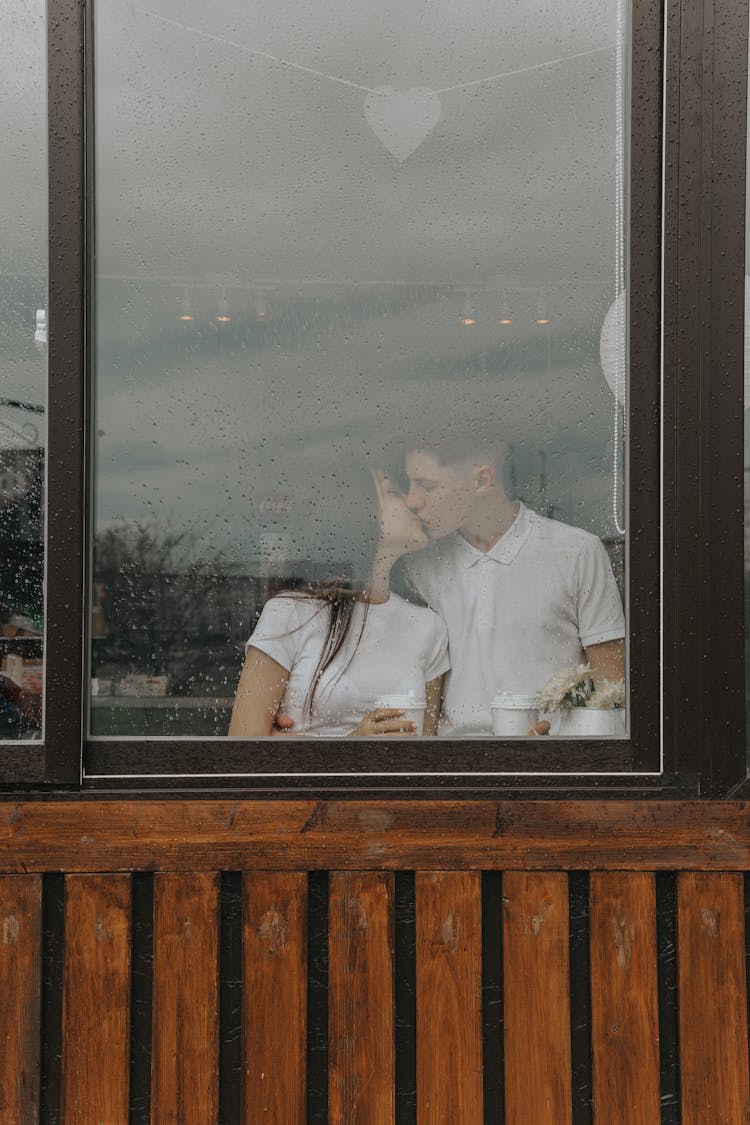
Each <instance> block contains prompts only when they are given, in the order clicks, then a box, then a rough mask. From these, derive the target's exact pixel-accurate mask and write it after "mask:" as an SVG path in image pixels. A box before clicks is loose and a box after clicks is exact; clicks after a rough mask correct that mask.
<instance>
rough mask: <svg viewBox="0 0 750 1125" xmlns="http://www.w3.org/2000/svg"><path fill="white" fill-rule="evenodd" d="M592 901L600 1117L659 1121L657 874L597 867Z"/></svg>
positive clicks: (623, 1123)
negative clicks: (610, 870)
mask: <svg viewBox="0 0 750 1125" xmlns="http://www.w3.org/2000/svg"><path fill="white" fill-rule="evenodd" d="M589 898H590V921H589V933H590V956H591V1037H592V1055H593V1086H594V1119H595V1121H596V1122H597V1123H600V1122H601V1123H604V1125H653V1123H654V1122H658V1121H659V1118H660V1114H661V1108H660V1090H659V1013H658V1004H657V973H656V887H655V881H654V876H653V875H649V874H646V873H645V872H628V873H623V872H594V873H592V875H591V880H590V884H589Z"/></svg>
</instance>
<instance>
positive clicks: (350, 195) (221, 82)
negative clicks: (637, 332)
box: [97, 0, 615, 555]
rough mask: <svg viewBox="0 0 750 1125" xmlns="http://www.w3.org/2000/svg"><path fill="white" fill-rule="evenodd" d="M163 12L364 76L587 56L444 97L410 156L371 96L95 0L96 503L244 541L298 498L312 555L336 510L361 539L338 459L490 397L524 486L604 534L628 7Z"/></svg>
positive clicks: (367, 4) (491, 415) (348, 534)
mask: <svg viewBox="0 0 750 1125" xmlns="http://www.w3.org/2000/svg"><path fill="white" fill-rule="evenodd" d="M143 7H149V4H148V0H144V3H143ZM151 8H152V10H153V11H154V12H156V13H157V14H159V15H161V16H163V17H164V18H166V19H169V20H175V21H178V22H180V23H183V24H185V25H188V26H190V27H192V28H202V29H204V30H205V31H206V32H208V33H210V34H211V35H215V36H220V37H222V38H225V39H228V40H233V41H235V42H236V43H238V44H243V45H245V46H246V47H249V48H251V49H255V50H258V51H264V52H267V53H270V54H273V55H276V56H278V57H282V58H285V59H288V60H292V61H294V62H295V63H296V64H298V65H299V66H304V67H309V68H311V69H314V70H318V71H321V72H324V73H325V74H327V75H332V76H338V77H342V78H346V79H347V80H348V81H350V82H353V83H357V84H359V85H361V86H365V87H367V88H368V89H379V88H381V87H384V86H390V87H393V88H394V90H396V91H400V92H408V91H409V90H411V89H413V88H414V87H422V88H427V89H428V90H446V89H447V88H449V87H451V86H453V85H460V84H463V83H466V82H471V81H474V80H475V79H481V78H484V77H491V76H493V75H497V74H500V73H503V72H504V71H507V70H518V69H521V68H524V67H533V66H535V65H537V64H540V63H543V62H545V61H546V60H549V59H556V58H559V57H561V56H567V55H573V54H578V53H580V52H586V51H591V52H595V53H592V54H589V55H587V56H585V57H582V58H578V59H574V60H571V61H569V62H564V63H562V64H559V65H557V66H554V67H549V68H541V69H538V70H535V71H533V72H531V73H526V74H520V75H517V76H515V77H509V78H505V79H501V80H498V81H493V82H489V83H487V84H484V85H478V86H473V87H470V88H468V89H463V90H455V91H452V92H446V93H441V94H440V95H439V99H440V106H439V109H440V116H439V120H438V121H437V124H436V125H435V127H434V128H433V129H432V130H431V131H430V132H429V134H428V135H427V136H426V137H425V139H424V141H423V142H422V143H421V144H419V145H418V146H417V148H416V149H415V151H414V152H413V153H412V154H411V155H410V156H409V157H408V158H407V159H406V160H404V161H403V163H399V161H397V160H396V159H394V157H393V156H392V155H391V154H390V153H389V152H388V151H387V149H386V148H385V147H384V145H383V144H382V143H381V141H380V140H379V139H378V137H377V136H376V135H375V133H374V131H373V129H372V128H371V127H370V124H368V120H367V118H366V116H365V113H364V103H365V99H366V97H367V94H366V92H363V91H361V90H358V89H354V88H352V87H350V86H344V85H341V84H339V83H335V82H331V81H328V80H326V79H324V78H320V77H317V76H315V75H312V74H308V73H304V72H301V71H299V70H293V69H291V68H289V67H285V66H280V65H278V64H276V63H273V62H271V61H269V60H267V59H265V58H261V57H258V56H251V55H248V54H247V53H245V52H243V51H241V50H239V49H236V48H233V47H231V46H229V45H227V44H226V43H219V42H216V41H214V40H211V39H206V38H204V37H201V36H199V35H196V34H195V33H194V32H192V31H188V30H181V29H178V28H175V27H173V26H170V25H167V24H165V23H162V22H160V21H159V20H155V19H153V18H151V17H149V16H148V15H145V14H143V13H142V12H140V11H139V10H138V8H133V7H131V6H130V5H123V4H120V3H115V0H107V2H100V3H99V4H98V6H97V48H98V68H97V80H98V106H97V144H98V163H97V191H98V216H99V218H98V245H97V252H98V268H99V272H100V274H101V275H102V281H101V283H100V289H99V293H100V305H99V310H98V321H97V333H98V355H99V359H98V380H99V382H98V406H97V425H98V428H99V430H100V431H102V433H101V436H100V439H99V441H100V464H99V474H98V505H99V511H98V514H99V519H100V520H101V521H106V520H108V519H111V518H113V517H116V516H124V517H142V516H144V515H153V516H160V517H165V516H169V518H171V519H173V520H175V521H176V522H178V523H182V522H195V523H196V524H197V525H198V526H199V527H200V528H202V529H205V532H206V535H211V536H214V537H215V538H217V539H218V540H219V541H221V542H222V543H230V544H231V545H232V546H233V547H234V548H235V549H236V550H237V551H238V553H241V552H243V551H250V550H252V549H253V544H254V543H255V542H256V539H257V533H258V527H257V524H256V523H255V522H254V520H253V515H252V505H251V501H252V498H253V497H258V496H263V495H267V494H271V493H289V494H290V495H292V496H293V497H294V502H295V509H294V512H293V514H292V516H291V517H290V521H289V526H290V527H291V530H292V531H293V532H294V533H295V534H296V535H297V536H298V537H299V538H300V539H301V540H302V541H303V542H304V546H305V551H306V552H307V550H308V549H309V550H310V551H311V552H313V553H321V554H323V555H325V554H326V553H327V552H328V550H329V547H328V545H326V546H325V547H323V546H320V547H319V549H318V552H316V551H315V548H314V547H313V545H312V543H311V542H310V540H311V539H312V538H314V537H315V536H318V535H319V531H318V529H319V528H320V527H321V526H322V525H323V524H324V522H327V518H326V520H324V519H323V517H322V513H329V512H330V513H331V514H336V515H337V518H338V523H339V525H340V526H345V527H346V528H348V529H349V530H348V531H346V530H345V531H343V532H341V533H340V537H339V539H338V540H337V542H335V543H334V545H333V546H331V547H330V549H331V550H333V551H342V550H346V549H347V548H346V545H345V544H346V542H347V541H349V540H350V539H351V538H352V536H353V535H354V529H355V527H356V526H357V524H358V523H359V517H358V514H357V513H358V512H359V510H360V507H361V496H360V493H359V490H358V488H356V487H354V488H353V489H352V488H349V489H347V487H346V484H345V483H343V482H342V478H344V481H345V480H347V479H349V478H350V476H351V473H352V471H354V470H355V469H356V468H357V467H358V466H359V465H361V464H362V463H363V462H367V461H369V460H372V459H377V458H379V456H380V451H381V450H384V449H385V448H386V447H395V446H396V445H397V444H398V439H399V436H400V435H402V434H403V433H408V432H410V429H411V428H414V427H417V426H418V427H420V428H423V429H426V430H437V431H440V430H443V429H446V428H451V427H453V426H455V425H457V424H459V423H461V422H462V421H468V420H471V419H474V418H477V417H481V418H484V419H490V420H491V424H492V426H493V427H494V428H496V430H497V432H498V433H501V434H502V435H503V436H506V437H508V438H510V440H512V441H513V442H514V444H516V445H517V446H519V447H520V449H519V458H518V462H519V485H520V486H521V487H523V488H525V489H526V491H527V493H528V494H529V495H530V496H532V497H533V496H534V495H535V491H534V490H536V492H537V493H538V489H539V479H540V473H542V472H543V471H544V472H546V476H547V479H548V493H547V499H548V500H550V501H552V502H554V503H555V504H556V505H558V508H559V510H560V512H561V514H562V515H563V516H564V517H565V518H568V519H571V520H574V521H575V522H579V523H586V524H588V525H591V526H594V527H596V528H597V529H598V530H600V531H601V532H606V531H608V530H610V517H609V514H608V513H609V508H610V498H609V490H610V488H611V471H610V469H609V468H608V458H609V455H610V429H611V408H612V400H611V396H610V395H609V392H608V391H607V388H606V386H605V384H604V382H603V379H602V375H601V370H600V368H599V363H598V337H599V328H600V326H601V321H602V318H603V316H604V313H605V312H606V309H607V307H608V305H609V303H610V301H611V300H612V296H613V288H614V241H615V239H614V231H615V227H614V219H615V207H614V169H615V161H614V104H615V101H614V99H615V91H614V51H613V49H612V48H613V45H614V40H615V10H614V0H610V2H608V3H605V4H602V3H600V2H599V0H596V2H594V0H584V2H581V0H575V3H574V2H573V0H563V2H561V3H559V4H556V5H553V6H550V5H549V3H548V0H545V3H541V2H537V0H508V2H506V3H502V4H498V3H497V0H492V3H490V2H489V0H466V2H464V3H455V0H453V2H451V3H448V2H447V0H430V3H426V2H425V0H398V2H396V0H389V2H385V3H381V4H377V5H374V4H372V2H371V0H347V3H346V4H344V3H343V0H323V2H321V3H319V4H316V5H312V4H308V5H300V4H299V2H298V0H258V2H256V3H255V4H253V7H252V18H250V17H249V16H248V14H247V7H246V5H242V4H240V3H238V2H237V3H235V2H226V3H222V4H220V5H212V6H210V7H208V8H207V7H206V6H205V5H202V4H199V3H198V2H197V0H190V2H182V3H177V2H176V0H172V2H169V0H155V2H154V4H152V5H151ZM219 13H220V15H219ZM406 112H407V113H408V104H407V110H406ZM222 284H223V285H224V292H225V296H226V299H227V302H228V305H229V312H230V314H231V315H232V323H231V325H229V326H227V327H226V328H225V329H224V330H223V333H222V331H221V330H217V329H216V327H215V326H214V325H213V323H212V321H213V317H214V316H215V315H216V312H217V309H218V302H219V300H220V298H221V292H222ZM185 298H189V299H190V302H191V311H192V313H193V315H194V318H195V319H194V321H193V322H192V323H191V324H190V325H178V322H177V315H178V313H179V311H180V302H181V301H182V300H183V299H185ZM259 301H260V302H265V308H266V311H267V322H266V323H262V324H258V323H256V310H257V309H258V308H262V307H263V306H262V305H258V302H259ZM542 301H546V305H547V310H548V313H549V316H550V319H551V327H550V329H549V330H547V329H543V328H539V327H538V326H536V325H534V324H533V321H534V319H535V317H537V316H538V315H539V306H540V302H542ZM467 302H468V305H467V307H469V306H470V307H471V309H472V311H473V312H474V313H475V315H476V319H477V322H478V323H477V324H476V325H474V326H472V327H470V328H466V327H464V326H462V325H461V324H460V323H459V317H460V315H461V313H462V310H463V309H464V306H465V305H466V303H467ZM504 304H505V305H507V308H508V309H509V310H510V312H511V313H512V316H513V321H514V323H513V325H512V326H509V327H506V328H501V327H500V326H499V325H498V323H497V321H498V317H499V315H500V311H501V308H502V307H503V305H504ZM178 327H179V328H180V329H183V331H182V332H181V333H179V332H178ZM336 534H338V533H336ZM335 537H336V536H335V535H334V538H335Z"/></svg>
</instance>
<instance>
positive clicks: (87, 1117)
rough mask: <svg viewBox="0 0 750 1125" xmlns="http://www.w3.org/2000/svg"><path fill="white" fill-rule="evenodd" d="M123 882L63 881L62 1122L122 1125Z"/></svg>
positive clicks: (126, 991) (126, 987)
mask: <svg viewBox="0 0 750 1125" xmlns="http://www.w3.org/2000/svg"><path fill="white" fill-rule="evenodd" d="M130 898H131V891H130V876H129V875H68V876H67V878H66V880H65V963H64V970H63V1017H62V1023H63V1039H62V1045H63V1063H62V1119H63V1121H64V1122H65V1125H100V1123H101V1122H106V1125H127V1122H128V1101H129V1089H128V1087H129V1070H128V1063H129V1057H130V1035H129V1023H130Z"/></svg>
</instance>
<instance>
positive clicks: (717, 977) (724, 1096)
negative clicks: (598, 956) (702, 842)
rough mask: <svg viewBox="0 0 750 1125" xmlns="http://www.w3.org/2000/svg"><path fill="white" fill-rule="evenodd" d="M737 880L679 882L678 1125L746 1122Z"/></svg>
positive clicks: (749, 1115)
mask: <svg viewBox="0 0 750 1125" xmlns="http://www.w3.org/2000/svg"><path fill="white" fill-rule="evenodd" d="M744 934H745V926H744V911H743V888H742V875H740V874H727V873H724V872H717V873H714V872H693V871H684V872H680V874H679V876H678V881H677V943H678V945H677V950H678V952H677V965H678V973H679V985H678V987H679V1012H680V1078H681V1087H682V1125H706V1123H707V1122H711V1125H730V1123H731V1125H737V1123H739V1122H746V1121H750V1088H749V1087H748V1062H747V1051H748V1043H747V993H746V991H745V939H744Z"/></svg>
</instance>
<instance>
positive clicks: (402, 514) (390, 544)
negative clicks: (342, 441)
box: [372, 469, 429, 558]
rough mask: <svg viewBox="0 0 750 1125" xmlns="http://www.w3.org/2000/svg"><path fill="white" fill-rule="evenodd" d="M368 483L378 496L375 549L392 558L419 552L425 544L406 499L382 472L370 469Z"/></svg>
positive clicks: (416, 519)
mask: <svg viewBox="0 0 750 1125" xmlns="http://www.w3.org/2000/svg"><path fill="white" fill-rule="evenodd" d="M372 479H373V480H374V481H375V490H376V492H377V494H378V531H379V545H380V546H381V547H384V548H387V549H389V550H391V551H392V553H393V556H394V557H395V558H400V556H401V555H406V554H410V553H411V552H412V551H419V550H421V549H422V547H426V546H427V543H428V542H429V540H428V537H427V534H426V533H425V530H424V528H423V527H422V524H421V523H420V521H419V520H418V518H417V517H416V516H415V515H414V512H412V511H410V509H409V508H407V506H406V499H405V497H404V494H403V493H402V491H401V489H400V488H399V487H398V485H397V484H396V482H395V481H394V479H393V478H392V477H390V476H389V475H388V473H386V472H385V471H384V470H383V469H373V470H372Z"/></svg>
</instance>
